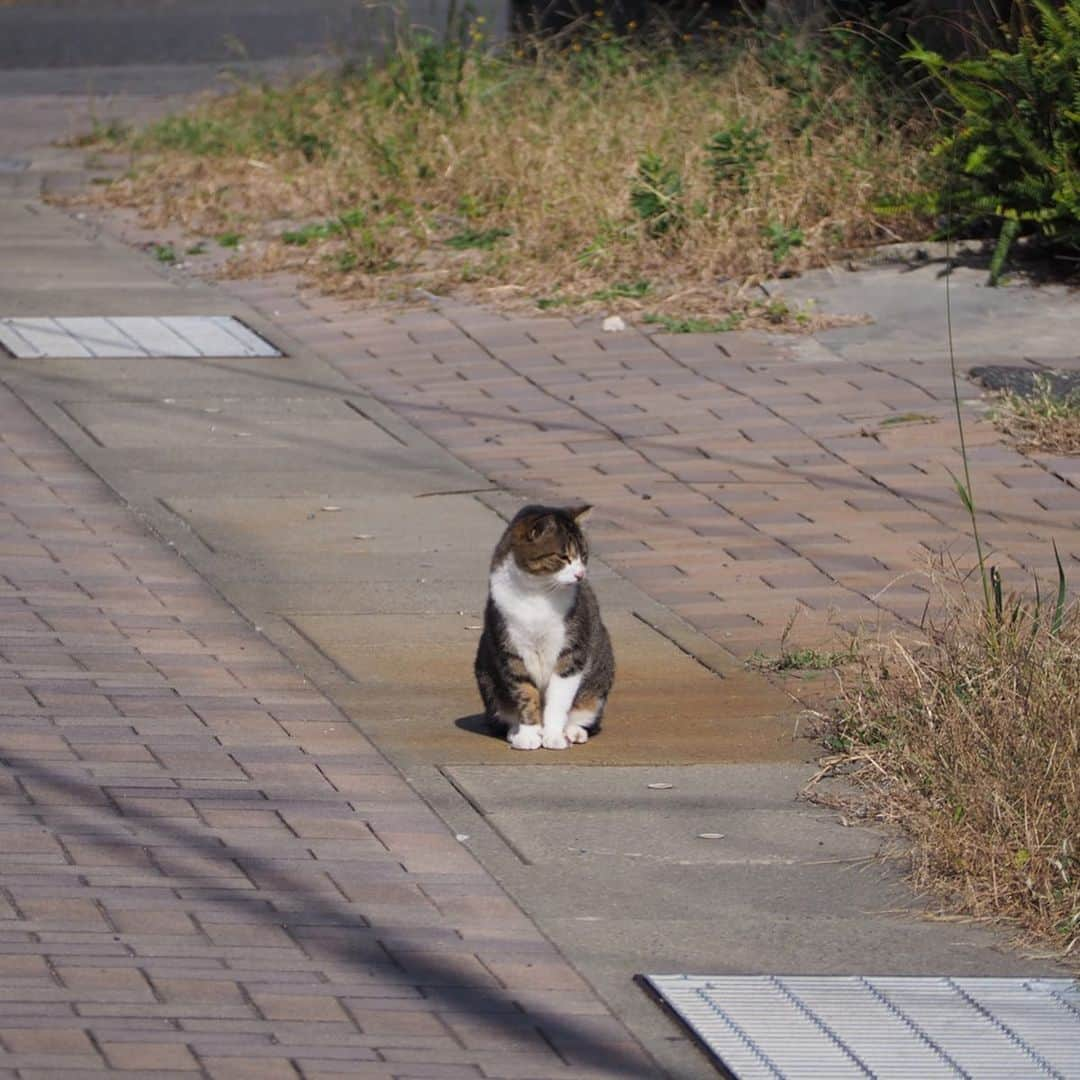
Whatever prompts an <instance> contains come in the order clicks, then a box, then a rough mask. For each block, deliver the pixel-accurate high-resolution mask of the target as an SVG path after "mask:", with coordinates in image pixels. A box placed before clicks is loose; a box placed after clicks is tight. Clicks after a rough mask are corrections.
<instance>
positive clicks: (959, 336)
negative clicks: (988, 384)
mask: <svg viewBox="0 0 1080 1080" xmlns="http://www.w3.org/2000/svg"><path fill="white" fill-rule="evenodd" d="M944 270H945V263H944V260H943V259H932V260H928V261H922V262H910V263H906V264H905V263H899V264H895V265H887V266H877V267H871V268H869V269H861V270H858V271H857V272H851V271H848V270H844V269H841V268H839V267H832V268H829V269H826V270H815V271H812V272H810V273H807V274H803V275H802V276H801V277H799V278H793V279H791V280H786V281H781V282H773V283H770V284H769V286H768V289H769V292H770V294H773V295H778V296H783V297H784V298H786V299H787V300H789V301H794V302H796V303H806V302H807V301H813V302H814V303H815V305H816V306H817V308H818V310H820V311H822V312H827V313H831V314H843V315H855V314H865V315H869V316H870V318H871V319H872V322H870V323H868V324H866V325H863V326H848V327H838V328H836V329H834V330H826V331H823V332H821V333H818V334H815V335H814V336H815V338H816V339H817V340H818V341H820V342H822V343H824V344H825V345H827V346H828V347H829V348H830V349H832V350H833V351H834V352H836V353H839V354H840V355H841V356H843V357H845V358H849V359H855V358H859V357H863V356H867V357H871V356H873V355H875V354H877V355H880V356H884V355H886V354H888V353H891V352H893V351H896V352H898V353H900V354H902V355H904V356H912V357H919V356H929V357H936V358H940V359H941V360H942V361H943V362H947V344H946V329H947V326H946V321H945V285H946V281H945V273H944ZM986 276H987V270H986V268H985V266H965V265H958V266H956V267H954V269H953V273H952V276H951V279H950V281H949V302H950V304H951V307H952V324H953V336H954V339H955V341H956V342H957V343H958V346H959V349H960V353H959V355H960V361H961V364H962V366H964V367H968V366H971V364H979V363H986V362H987V361H988V360H989V359H990V358H993V357H1002V358H1005V359H1007V360H1015V359H1016V358H1017V357H1020V356H1025V357H1040V358H1046V359H1051V358H1054V357H1060V356H1072V357H1075V356H1076V344H1075V342H1076V315H1075V312H1074V311H1073V310H1072V304H1071V302H1070V300H1069V290H1068V289H1067V288H1066V287H1065V286H1055V285H1044V286H1042V287H1041V288H1039V289H1037V290H1033V289H1030V288H1019V287H1012V286H1008V285H1003V286H1001V287H999V288H990V287H989V286H988V285H987V284H986Z"/></svg>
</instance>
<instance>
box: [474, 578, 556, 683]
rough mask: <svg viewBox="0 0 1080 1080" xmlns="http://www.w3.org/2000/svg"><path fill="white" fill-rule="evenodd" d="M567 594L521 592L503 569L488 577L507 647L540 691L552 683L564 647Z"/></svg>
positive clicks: (515, 582)
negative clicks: (507, 641)
mask: <svg viewBox="0 0 1080 1080" xmlns="http://www.w3.org/2000/svg"><path fill="white" fill-rule="evenodd" d="M568 593H569V590H566V589H559V590H557V591H554V592H538V591H535V590H530V589H527V588H523V587H521V585H520V584H519V583H518V581H516V580H515V575H514V573H513V571H512V570H511V569H510V568H508V567H505V566H502V567H499V568H497V569H496V570H495V572H494V573H493V574H492V575H491V598H492V600H494V601H495V606H496V607H497V608H498V609H499V611H500V612H501V613H502V617H503V619H505V620H506V631H507V635H508V636H509V638H510V645H511V646H512V647H513V649H514V652H516V653H517V654H518V656H520V657H521V660H522V663H523V664H524V665H525V670H526V671H527V672H528V673H529V678H530V679H532V681H533V682H534V683H535V684H536V685H537V686H538V687H539V688H540V689H541V690H543V689H544V688H545V687H546V686H547V685H548V683H549V682H550V681H551V676H552V674H553V673H554V671H555V665H556V663H557V662H558V659H559V653H560V652H562V649H563V645H564V644H565V643H566V615H567V612H568V611H569V608H570V604H571V602H572V596H569V595H567V594H568Z"/></svg>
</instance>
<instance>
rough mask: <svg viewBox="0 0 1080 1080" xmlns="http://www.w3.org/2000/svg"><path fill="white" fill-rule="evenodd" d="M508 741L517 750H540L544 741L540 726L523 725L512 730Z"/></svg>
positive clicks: (507, 738)
mask: <svg viewBox="0 0 1080 1080" xmlns="http://www.w3.org/2000/svg"><path fill="white" fill-rule="evenodd" d="M506 741H507V742H508V743H509V744H510V745H511V747H513V749H515V750H539V749H540V746H541V743H542V740H541V737H540V725H539V724H529V725H525V724H522V725H521V726H520V727H516V728H513V729H511V731H510V734H509V735H507V737H506Z"/></svg>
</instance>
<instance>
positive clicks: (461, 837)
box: [454, 832, 469, 844]
mask: <svg viewBox="0 0 1080 1080" xmlns="http://www.w3.org/2000/svg"><path fill="white" fill-rule="evenodd" d="M454 839H455V840H456V841H457V842H458V843H459V844H464V843H465V841H466V840H468V839H469V834H468V833H467V832H459V833H457V834H456V835H455V836H454Z"/></svg>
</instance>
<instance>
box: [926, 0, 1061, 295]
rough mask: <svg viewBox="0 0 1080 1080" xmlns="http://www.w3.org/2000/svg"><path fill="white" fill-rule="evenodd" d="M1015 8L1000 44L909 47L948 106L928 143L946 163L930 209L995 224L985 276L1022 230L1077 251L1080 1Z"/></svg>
mask: <svg viewBox="0 0 1080 1080" xmlns="http://www.w3.org/2000/svg"><path fill="white" fill-rule="evenodd" d="M1018 6H1020V7H1021V8H1022V12H1021V13H1022V14H1023V15H1024V16H1025V17H1024V18H1022V19H1021V20H1020V22H1021V24H1022V27H1023V29H1022V30H1020V31H1019V32H1011V31H1006V42H1005V43H1006V45H1007V46H1008V48H1002V49H991V50H989V51H988V52H987V53H986V54H985V56H982V57H979V58H976V59H963V60H946V59H945V58H944V57H942V56H941V55H939V54H938V53H935V52H931V51H930V50H928V49H925V48H923V47H922V46H920V45H917V44H916V45H914V46H913V48H912V49H910V50H909V52H908V53H907V56H908V58H909V59H912V60H915V61H917V62H918V63H920V64H922V66H923V67H924V68H925V69H926V70H927V71H928V72H929V73H930V74H931V75H932V76H933V77H934V78H935V79H936V80H937V82H938V83H939V85H940V86H941V87H942V89H943V90H944V92H945V94H946V95H947V97H948V99H949V100H950V102H951V104H952V106H953V108H954V110H955V114H956V115H955V124H954V127H953V130H952V133H951V134H950V135H949V137H947V138H946V139H945V140H943V142H942V143H941V144H940V145H939V147H938V148H937V151H936V152H937V153H938V154H939V155H941V156H943V157H944V158H945V159H946V160H948V161H949V162H951V163H953V168H951V169H950V173H951V174H952V175H950V176H949V178H948V180H947V181H946V188H945V190H943V191H941V192H939V193H938V196H937V200H936V203H937V205H936V208H937V210H938V211H939V212H941V213H944V214H946V215H947V216H948V217H949V218H950V219H952V220H950V227H955V226H956V225H957V224H959V225H965V224H971V223H972V222H974V221H977V220H980V219H982V220H985V219H987V218H989V219H992V220H994V221H996V222H997V226H998V244H997V249H996V251H995V253H994V259H993V264H992V272H991V284H996V283H997V280H998V277H999V276H1000V274H1001V271H1002V269H1003V267H1004V265H1005V260H1006V258H1007V256H1008V253H1009V249H1010V247H1011V245H1012V242H1013V240H1014V239H1015V238H1016V236H1018V235H1019V234H1020V233H1021V232H1027V233H1034V234H1036V235H1038V236H1040V237H1042V238H1043V239H1044V240H1045V241H1046V242H1047V243H1048V244H1049V245H1050V246H1052V247H1055V248H1064V249H1071V250H1077V249H1080V0H1058V4H1057V5H1056V6H1055V4H1054V3H1051V2H1050V0H1026V2H1024V3H1023V4H1021V5H1018ZM1029 7H1031V8H1033V9H1034V10H1033V11H1032V12H1029V11H1028V10H1027V9H1028V8H1029ZM1028 15H1031V17H1026V16H1028Z"/></svg>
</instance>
